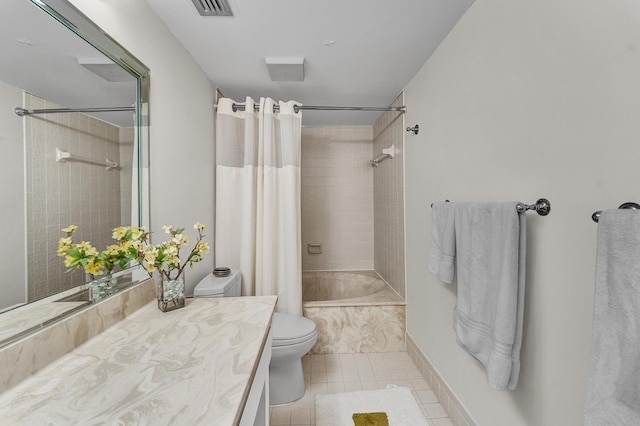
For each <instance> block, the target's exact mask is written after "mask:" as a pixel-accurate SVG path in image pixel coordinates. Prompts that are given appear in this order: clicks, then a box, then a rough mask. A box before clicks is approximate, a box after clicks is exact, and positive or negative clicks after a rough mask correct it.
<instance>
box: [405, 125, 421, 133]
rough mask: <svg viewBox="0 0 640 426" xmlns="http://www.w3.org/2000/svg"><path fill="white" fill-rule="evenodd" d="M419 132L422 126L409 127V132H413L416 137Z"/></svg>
mask: <svg viewBox="0 0 640 426" xmlns="http://www.w3.org/2000/svg"><path fill="white" fill-rule="evenodd" d="M419 130H420V126H418V125H417V124H416V125H415V126H413V127H407V132H413V134H414V135H417V134H418V131H419Z"/></svg>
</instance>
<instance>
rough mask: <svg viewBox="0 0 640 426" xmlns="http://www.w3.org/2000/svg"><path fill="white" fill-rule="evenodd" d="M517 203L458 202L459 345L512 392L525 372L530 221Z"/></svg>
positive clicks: (500, 387)
mask: <svg viewBox="0 0 640 426" xmlns="http://www.w3.org/2000/svg"><path fill="white" fill-rule="evenodd" d="M516 204H517V203H516V202H510V203H456V206H455V209H454V211H455V235H456V260H457V262H456V263H457V266H456V273H457V277H458V301H457V305H456V309H455V313H454V329H455V331H456V337H457V340H458V343H459V344H460V346H462V347H463V348H464V349H465V350H466V351H467V352H469V353H470V354H471V355H473V356H474V357H475V358H476V359H478V360H479V361H480V362H481V363H482V364H483V365H484V366H485V368H486V370H487V381H488V383H489V386H490V387H492V388H494V389H497V390H504V389H510V390H513V389H515V388H516V386H517V384H518V376H519V374H520V347H521V344H522V322H523V318H524V315H523V314H524V277H525V256H526V254H525V247H526V224H525V217H526V215H525V214H518V212H517V210H516Z"/></svg>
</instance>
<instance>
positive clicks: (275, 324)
mask: <svg viewBox="0 0 640 426" xmlns="http://www.w3.org/2000/svg"><path fill="white" fill-rule="evenodd" d="M271 329H272V330H273V342H272V344H271V346H272V347H278V346H291V345H296V344H298V343H303V342H306V341H308V340H311V339H313V338H315V337H316V336H317V335H318V330H317V328H316V323H314V322H313V321H312V320H310V319H309V318H305V317H302V316H300V315H293V314H283V313H278V312H276V313H274V314H273V319H272V321H271Z"/></svg>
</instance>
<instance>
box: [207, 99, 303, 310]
mask: <svg viewBox="0 0 640 426" xmlns="http://www.w3.org/2000/svg"><path fill="white" fill-rule="evenodd" d="M235 103H236V104H238V102H235ZM254 103H255V102H254V100H253V99H251V98H249V97H248V98H247V99H246V103H245V105H247V108H246V111H237V112H234V111H233V104H234V101H233V100H231V99H228V98H222V99H220V100H219V102H218V110H217V115H216V237H215V240H216V243H215V247H216V252H215V253H216V266H228V267H231V268H237V269H239V270H240V272H241V273H242V294H243V295H245V296H252V295H256V296H262V295H277V296H278V304H277V307H276V309H277V311H278V312H285V313H292V314H298V315H299V314H301V312H302V252H301V226H300V138H301V113H300V112H297V113H296V112H295V111H294V105H296V102H293V101H290V102H279V107H280V110H279V112H277V113H276V112H274V111H273V106H274V104H275V101H274V100H273V99H270V98H260V109H259V111H254V108H253V105H254Z"/></svg>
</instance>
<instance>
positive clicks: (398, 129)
mask: <svg viewBox="0 0 640 426" xmlns="http://www.w3.org/2000/svg"><path fill="white" fill-rule="evenodd" d="M402 105H404V99H403V95H402V94H401V95H400V96H398V97H397V98H396V100H395V101H394V102H393V104H392V106H394V107H400V106H402ZM404 127H405V126H404V114H401V113H398V112H394V111H388V112H384V113H383V114H382V115H381V116H380V117H379V118H378V119H377V120H376V122H375V123H374V124H373V155H372V157H376V156H377V155H379V154H381V153H382V149H386V148H389V147H390V146H391V145H395V147H396V149H397V150H398V151H399V152H398V153H397V154H396V156H395V158H393V159H387V160H385V161H383V162H381V163H380V164H379V166H378V167H376V168H374V169H373V189H374V190H373V194H374V195H373V212H374V223H375V232H374V234H375V243H374V264H375V271H376V272H377V273H378V274H380V276H381V277H382V278H384V279H385V280H386V281H387V282H388V283H389V284H390V285H391V286H392V287H393V288H394V289H395V290H396V291H397V292H398V293H399V294H400V295H401V296H402V297H403V298H405V297H406V291H405V274H404V180H403V175H404V167H403V164H404V157H403V156H404V135H405V129H404Z"/></svg>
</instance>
